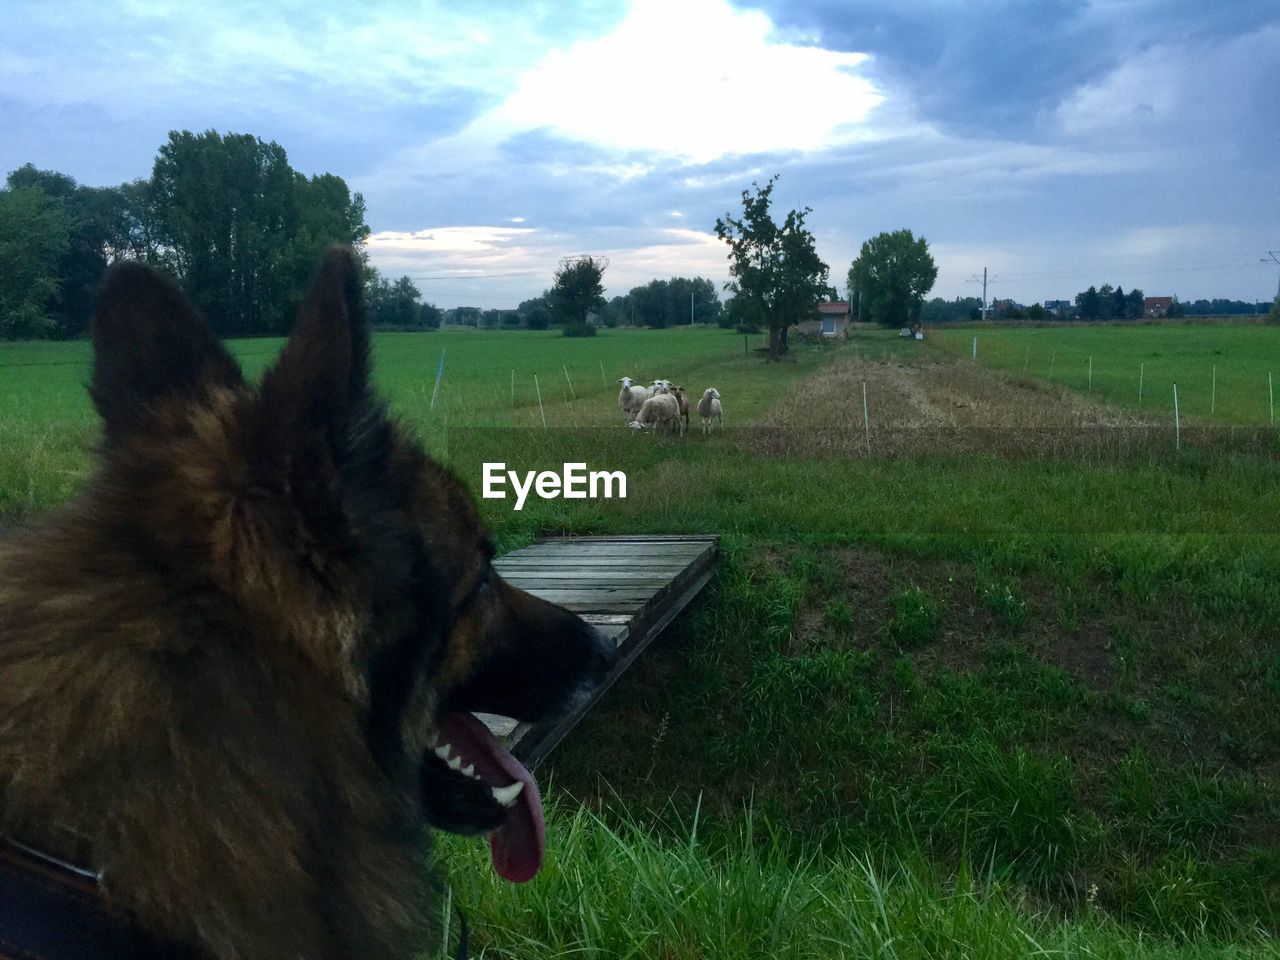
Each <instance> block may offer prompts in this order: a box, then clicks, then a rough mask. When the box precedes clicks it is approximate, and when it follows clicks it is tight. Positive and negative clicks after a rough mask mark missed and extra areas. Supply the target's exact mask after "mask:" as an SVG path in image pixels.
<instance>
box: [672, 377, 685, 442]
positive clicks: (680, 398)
mask: <svg viewBox="0 0 1280 960" xmlns="http://www.w3.org/2000/svg"><path fill="white" fill-rule="evenodd" d="M672 390H673V391H674V392H675V398H676V403H678V404H680V433H681V434H682V435H683V434H686V433H688V432H689V397H688V395H687V394H686V393H685V392H684V387H672Z"/></svg>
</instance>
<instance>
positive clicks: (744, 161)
mask: <svg viewBox="0 0 1280 960" xmlns="http://www.w3.org/2000/svg"><path fill="white" fill-rule="evenodd" d="M4 19H5V29H4V31H3V32H0V173H7V172H8V171H9V170H12V169H14V168H15V167H18V166H20V165H21V164H23V163H27V162H32V163H35V164H36V165H37V166H39V167H42V168H48V169H54V170H59V171H61V172H63V173H67V174H70V175H71V176H73V177H75V178H76V179H77V180H79V181H80V182H81V183H85V184H89V185H108V184H118V183H121V182H124V181H126V180H132V179H135V178H138V177H145V176H148V175H149V174H150V171H151V164H152V162H153V160H154V158H155V154H156V150H157V149H158V147H159V146H160V145H161V144H162V143H164V142H165V140H166V139H167V136H168V131H169V130H172V129H189V130H194V131H202V130H207V129H216V130H218V131H220V132H224V133H225V132H237V133H252V134H255V135H257V136H259V137H261V138H263V139H264V140H275V141H277V142H279V143H280V144H282V145H283V146H284V147H285V148H286V150H287V151H288V154H289V159H290V162H291V164H292V165H293V166H294V167H295V168H296V169H298V170H301V171H303V172H304V173H308V174H314V173H322V172H332V173H336V174H339V175H341V176H342V177H344V178H345V179H346V180H347V182H348V183H349V184H350V185H351V186H352V187H353V188H354V189H357V190H360V191H361V192H363V194H364V197H365V200H366V202H367V204H368V222H369V225H370V227H372V229H373V236H372V238H371V240H370V249H371V252H372V256H373V260H374V262H375V263H376V264H377V265H378V266H379V268H380V269H382V270H383V271H384V272H385V273H389V274H390V275H392V276H399V275H401V274H408V275H410V276H411V277H413V278H414V280H415V282H417V284H418V286H419V288H420V289H421V290H422V291H423V294H424V297H425V298H426V299H428V300H430V301H432V302H434V303H437V304H439V305H441V306H446V307H448V306H456V305H460V304H474V305H477V306H485V307H490V306H493V307H512V306H515V304H516V303H518V302H519V301H520V300H523V299H526V298H528V297H531V296H535V295H537V294H538V293H540V292H541V291H542V290H543V289H545V288H546V287H547V286H549V284H550V278H551V274H552V272H553V271H554V269H555V267H556V265H557V263H558V262H559V260H560V258H561V257H564V256H569V255H575V254H583V253H590V254H594V255H603V256H607V257H608V258H609V261H610V266H609V269H608V272H607V273H606V276H605V280H606V285H607V287H608V293H609V295H610V296H613V295H616V294H621V293H625V292H626V291H627V290H628V289H629V288H630V287H632V286H635V285H638V284H642V283H645V282H647V281H648V280H650V279H653V278H654V277H663V278H665V277H670V276H676V275H684V276H692V275H702V276H708V277H712V278H713V279H715V280H716V281H717V282H720V281H723V280H724V279H726V276H727V275H726V259H725V250H724V248H723V245H721V244H719V243H718V241H717V240H716V239H715V234H714V224H715V220H716V217H717V216H719V215H722V214H724V213H726V212H729V211H736V210H738V209H739V196H740V194H741V192H742V190H743V189H745V188H747V187H749V186H750V184H751V183H752V181H759V182H764V181H765V180H766V179H767V178H768V177H770V176H772V175H774V174H780V175H781V179H780V181H779V183H778V186H777V188H776V189H775V192H774V198H775V202H776V204H777V205H778V206H779V207H780V208H781V209H780V210H779V211H778V213H779V217H780V216H781V214H784V213H785V211H786V210H787V209H790V208H791V207H806V206H807V207H811V208H812V209H813V212H812V214H810V217H809V226H810V228H811V229H812V230H813V232H814V234H815V236H816V237H817V239H818V251H819V254H820V255H821V256H822V257H823V258H824V259H825V260H826V262H827V263H828V264H829V265H830V267H831V280H832V282H833V283H834V284H835V285H837V286H839V287H841V288H842V289H843V286H844V282H845V280H844V278H845V276H846V274H847V271H848V268H849V263H850V261H851V260H852V259H853V258H854V257H855V256H856V255H857V251H858V248H859V246H860V245H861V243H862V241H863V240H865V239H867V238H868V237H870V236H873V235H874V234H876V233H879V232H880V231H882V230H893V229H897V228H899V227H909V228H910V229H912V230H914V231H915V232H916V234H917V235H920V234H923V235H924V236H925V237H926V238H927V239H928V240H929V243H930V246H931V249H932V251H933V253H934V257H935V259H936V260H937V261H938V265H939V276H938V283H937V286H936V287H935V289H934V293H935V295H940V296H945V297H955V296H967V295H976V294H977V293H978V292H979V288H978V285H977V284H975V283H974V282H972V280H971V278H972V276H973V275H974V274H978V275H980V274H981V273H982V269H983V267H987V268H988V269H989V272H990V274H991V275H992V276H993V277H995V280H994V282H993V283H992V284H991V287H990V290H989V293H990V295H991V296H998V297H1013V298H1014V299H1017V300H1020V301H1023V302H1027V303H1030V302H1035V301H1040V300H1043V299H1046V298H1050V299H1055V298H1068V297H1071V296H1073V295H1074V294H1075V293H1076V292H1077V291H1078V290H1081V289H1083V288H1084V287H1086V286H1088V285H1089V284H1091V283H1094V284H1099V285H1100V284H1102V283H1106V282H1110V283H1113V284H1120V285H1121V286H1123V287H1124V288H1125V289H1129V288H1131V287H1133V286H1138V287H1141V288H1142V289H1143V290H1144V291H1145V292H1146V293H1147V294H1148V295H1157V294H1177V295H1178V296H1179V297H1181V298H1183V299H1194V298H1197V297H1213V296H1225V297H1232V298H1239V299H1252V298H1257V299H1263V300H1269V299H1270V298H1271V297H1272V296H1273V295H1275V292H1276V286H1277V274H1278V272H1280V268H1278V267H1276V266H1275V265H1274V264H1273V265H1271V266H1267V265H1264V264H1263V263H1261V262H1260V259H1261V258H1262V257H1265V256H1266V255H1267V252H1268V251H1269V250H1274V251H1277V254H1278V255H1280V107H1278V106H1277V95H1276V91H1280V4H1277V3H1276V2H1275V0H1231V2H1230V3H1204V2H1203V0H1094V2H1077V0H1035V2H1021V3H1019V2H960V0H756V2H740V3H732V2H729V0H589V2H581V3H573V2H547V3H542V2H533V0H473V2H467V3H456V2H455V3H449V2H444V0H439V2H436V0H428V2H412V3H411V2H386V3H383V2H368V3H362V4H353V3H349V2H344V3H329V2H326V0H309V2H308V3H305V4H297V3H291V2H278V3H273V4H262V3H243V2H234V0H233V2H225V0H223V2H216V3H215V2H212V0H183V2H181V3H172V4H169V3H163V2H155V0H146V2H125V3H117V4H103V3H100V2H97V0H94V2H83V0H67V2H58V3H52V4H50V3H46V2H44V0H35V2H28V0H18V2H17V3H16V4H14V3H10V4H8V5H7V7H6V14H5V18H4Z"/></svg>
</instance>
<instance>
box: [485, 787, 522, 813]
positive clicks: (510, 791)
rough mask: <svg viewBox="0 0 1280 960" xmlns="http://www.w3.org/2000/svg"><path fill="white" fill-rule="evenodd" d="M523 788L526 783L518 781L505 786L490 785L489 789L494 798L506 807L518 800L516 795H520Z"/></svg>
mask: <svg viewBox="0 0 1280 960" xmlns="http://www.w3.org/2000/svg"><path fill="white" fill-rule="evenodd" d="M523 789H524V784H523V783H522V782H520V781H516V782H515V783H512V784H509V785H508V786H505V787H490V788H489V791H490V792H491V793H492V794H493V799H495V800H497V801H498V802H499V803H500V804H502V805H503V806H504V807H509V806H511V805H512V804H514V803H515V802H516V797H518V796H520V791H521V790H523Z"/></svg>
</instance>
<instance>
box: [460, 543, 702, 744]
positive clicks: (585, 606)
mask: <svg viewBox="0 0 1280 960" xmlns="http://www.w3.org/2000/svg"><path fill="white" fill-rule="evenodd" d="M718 543H719V538H718V537H716V536H714V535H700V536H661V535H654V536H620V537H556V538H553V539H549V540H540V541H538V542H537V543H535V544H532V545H531V546H528V547H525V548H524V549H523V550H516V551H514V552H512V553H509V554H507V555H506V556H503V557H499V558H498V559H497V560H495V561H494V564H493V565H494V568H495V569H496V570H497V571H498V573H499V574H501V575H502V577H503V578H504V579H505V580H506V581H507V582H508V583H510V584H512V585H513V586H517V587H519V588H520V589H522V590H527V591H528V592H529V593H532V594H533V595H535V596H538V597H542V598H543V599H544V600H550V601H551V602H552V603H558V604H560V605H561V606H562V607H565V608H567V609H569V610H572V611H573V612H574V613H576V614H578V616H580V617H582V619H583V620H585V621H587V622H588V623H590V624H594V625H595V626H596V628H597V629H599V630H600V631H601V632H603V633H604V634H605V636H607V637H609V638H610V639H612V640H613V642H614V643H615V644H616V645H617V648H618V653H619V656H618V662H617V663H616V664H615V665H614V668H613V670H611V671H610V672H609V674H608V676H607V677H605V679H604V682H603V683H601V684H600V687H599V688H598V689H597V690H596V691H595V694H594V695H593V696H592V697H591V699H590V700H589V701H587V702H586V703H584V704H583V705H582V706H581V707H580V708H579V709H578V710H577V711H575V712H574V713H573V714H571V715H569V716H567V717H565V718H564V719H562V720H559V721H557V722H555V723H545V724H537V725H531V724H527V723H516V722H515V721H514V720H510V719H508V718H506V717H495V716H492V715H490V714H483V713H482V714H477V716H479V717H480V719H481V720H483V721H484V722H485V723H486V724H487V725H488V727H489V729H490V730H492V731H493V732H494V733H495V734H496V735H497V736H498V737H499V738H500V739H502V740H503V741H504V742H505V743H506V745H507V747H508V748H509V749H510V750H511V751H512V753H514V754H515V755H516V756H517V757H519V758H520V759H521V760H522V761H523V762H524V763H525V764H527V765H528V766H530V767H533V766H536V765H537V764H538V763H539V762H540V761H541V760H542V759H543V758H544V757H546V756H547V754H549V753H550V752H551V751H552V750H553V749H554V748H555V746H556V744H558V743H559V742H560V741H561V740H562V739H564V736H565V734H567V733H568V732H569V731H570V730H572V729H573V727H574V725H575V724H577V722H578V721H579V720H580V719H582V717H583V715H584V714H585V713H586V712H587V711H588V710H590V709H591V707H592V706H594V705H595V703H596V701H597V700H599V699H600V697H601V696H602V695H603V694H604V692H605V691H606V690H608V689H609V687H610V686H612V685H613V683H614V681H615V680H617V679H618V677H620V676H621V675H622V673H623V671H625V670H626V669H627V667H629V666H631V664H632V662H633V661H634V660H635V658H636V657H638V656H639V655H640V653H641V652H642V651H643V650H644V648H645V647H647V646H648V645H649V644H650V643H652V642H653V639H654V638H655V637H656V636H657V635H658V634H659V633H661V632H662V631H663V629H664V628H665V627H666V626H667V624H669V623H670V622H671V621H672V620H673V619H675V617H676V615H677V614H679V613H680V611H681V610H683V609H684V608H685V607H686V606H687V605H688V603H689V601H690V600H692V599H693V598H694V597H695V596H697V594H698V591H699V590H701V589H702V588H703V587H704V586H706V584H707V581H708V580H710V579H711V574H712V571H713V569H714V567H715V560H716V551H717V549H718Z"/></svg>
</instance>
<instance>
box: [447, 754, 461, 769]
mask: <svg viewBox="0 0 1280 960" xmlns="http://www.w3.org/2000/svg"><path fill="white" fill-rule="evenodd" d="M449 769H450V770H461V769H462V758H461V757H454V758H453V759H452V760H450V761H449Z"/></svg>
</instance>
